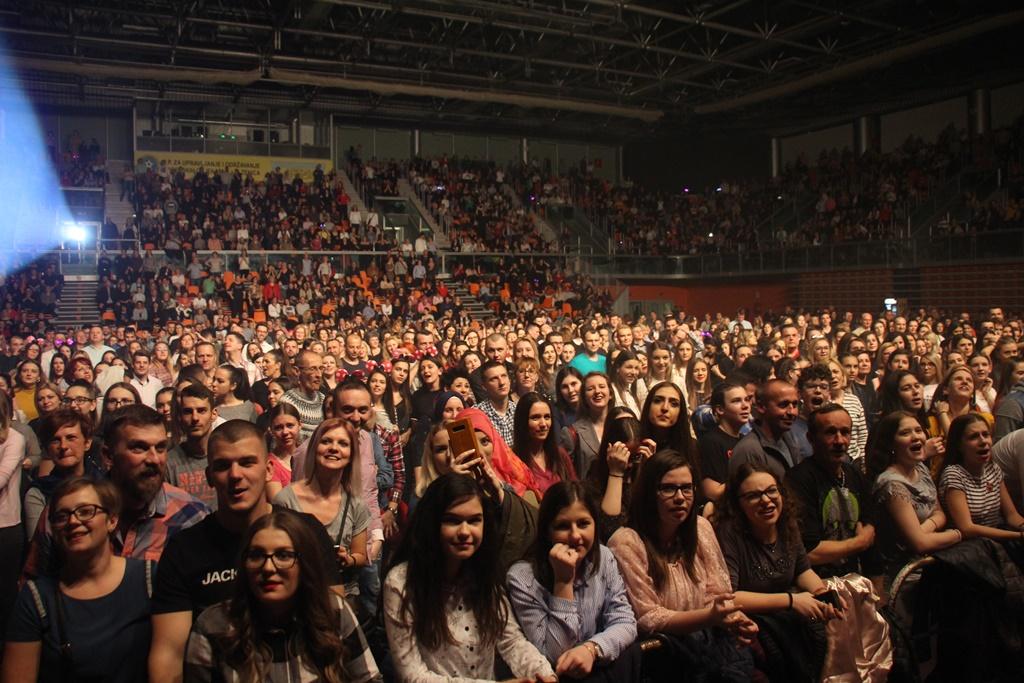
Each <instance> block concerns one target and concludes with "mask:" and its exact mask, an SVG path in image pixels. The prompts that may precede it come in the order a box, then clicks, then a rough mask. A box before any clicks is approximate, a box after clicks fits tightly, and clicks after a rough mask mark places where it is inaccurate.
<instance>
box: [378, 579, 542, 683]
mask: <svg viewBox="0 0 1024 683" xmlns="http://www.w3.org/2000/svg"><path fill="white" fill-rule="evenodd" d="M407 568H408V564H407V563H404V562H403V563H402V564H400V565H398V566H397V567H395V568H394V569H392V570H391V571H390V572H389V573H388V576H387V579H385V581H384V626H385V629H386V630H387V634H388V644H389V645H390V646H391V652H392V653H393V655H394V662H395V668H396V669H397V670H398V679H399V680H402V681H406V682H407V683H442V682H443V681H452V680H458V681H467V682H468V681H493V680H494V652H495V650H497V651H498V652H499V653H501V657H502V659H504V660H505V662H506V663H507V664H508V666H509V668H510V669H512V673H513V674H514V675H515V676H516V677H519V678H528V679H531V680H532V679H535V678H536V676H537V675H542V676H551V675H553V674H554V671H552V669H551V664H549V663H548V660H547V658H545V657H544V655H542V654H541V653H540V651H539V650H538V649H537V648H536V647H534V646H533V644H532V643H530V641H528V640H527V639H526V636H524V635H523V631H522V630H521V629H520V628H519V623H518V622H516V618H515V614H514V613H513V612H512V608H511V607H510V606H509V604H508V600H506V599H505V598H502V602H504V603H505V609H506V610H507V612H508V619H507V620H506V622H505V628H504V629H503V630H502V632H501V634H500V635H499V636H498V639H497V642H496V643H495V644H494V646H493V647H481V643H480V633H479V630H478V629H477V625H476V617H474V616H473V611H472V610H471V609H470V608H469V606H468V605H467V604H466V603H465V601H464V600H463V598H462V595H461V594H459V593H457V592H449V593H448V594H447V595H446V596H443V599H444V600H445V613H446V614H447V615H448V631H449V633H451V635H452V639H453V640H454V641H455V642H454V643H452V644H449V645H444V646H442V647H441V648H440V649H438V650H428V649H426V648H425V647H423V646H421V645H420V644H419V642H417V640H416V633H415V631H414V630H413V627H412V623H411V622H409V621H408V615H405V614H403V613H402V605H403V603H404V598H405V578H406V569H407ZM441 591H442V589H441V587H440V586H439V587H438V593H439V595H438V598H439V599H441V598H442V595H441Z"/></svg>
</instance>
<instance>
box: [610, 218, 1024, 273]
mask: <svg viewBox="0 0 1024 683" xmlns="http://www.w3.org/2000/svg"><path fill="white" fill-rule="evenodd" d="M1020 260H1024V229H1017V230H1002V231H997V232H996V231H993V232H982V233H978V234H975V235H949V236H945V237H928V236H924V237H919V238H916V239H909V240H900V241H895V240H894V241H875V242H850V243H840V244H826V245H820V246H810V247H791V248H787V249H768V250H757V251H751V252H742V251H738V252H732V253H717V254H699V255H694V256H626V255H621V256H620V255H612V256H607V257H602V256H593V257H591V261H592V263H593V271H594V272H595V273H605V274H608V275H613V276H616V277H627V276H633V277H636V276H648V277H655V278H672V279H686V278H699V277H717V276H737V275H751V274H768V273H793V272H810V271H822V270H842V269H859V268H910V267H920V266H931V265H944V264H957V263H971V262H976V261H1004V262H1006V261H1020Z"/></svg>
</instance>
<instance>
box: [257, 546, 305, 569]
mask: <svg viewBox="0 0 1024 683" xmlns="http://www.w3.org/2000/svg"><path fill="white" fill-rule="evenodd" d="M298 559H299V554H298V553H297V552H295V551H294V550H275V551H274V552H272V553H261V552H260V551H259V550H250V551H249V552H247V553H246V554H245V566H246V568H247V569H261V568H262V567H263V566H264V565H265V564H266V563H267V560H270V562H271V563H272V564H273V565H274V568H275V569H277V570H283V569H291V568H292V567H294V566H295V562H296V561H297V560H298Z"/></svg>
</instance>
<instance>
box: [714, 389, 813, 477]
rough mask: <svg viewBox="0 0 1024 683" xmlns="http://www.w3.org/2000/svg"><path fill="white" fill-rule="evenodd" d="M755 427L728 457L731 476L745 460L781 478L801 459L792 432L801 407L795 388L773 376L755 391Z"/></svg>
mask: <svg viewBox="0 0 1024 683" xmlns="http://www.w3.org/2000/svg"><path fill="white" fill-rule="evenodd" d="M754 407H755V409H756V410H755V411H754V415H755V418H754V427H753V429H751V430H750V433H749V434H747V435H746V436H744V437H743V438H742V439H740V441H739V443H737V444H736V447H735V448H734V449H733V451H732V457H731V458H730V459H729V476H730V477H731V476H732V475H733V474H734V473H735V472H736V470H737V469H739V467H740V465H742V464H743V463H746V462H750V463H755V464H758V465H760V466H762V467H767V468H769V469H771V471H772V473H773V474H775V477H776V478H777V479H779V480H780V481H781V480H782V479H783V478H785V476H786V471H787V470H789V468H791V467H793V465H795V464H797V463H798V462H800V446H799V444H797V442H796V439H794V438H793V435H792V434H791V433H790V430H791V429H792V427H793V421H794V420H795V419H796V416H797V413H798V412H799V409H800V397H799V396H798V395H797V393H796V387H794V386H793V385H792V384H790V383H789V382H785V381H783V380H781V379H770V380H768V381H767V382H765V383H764V384H763V385H761V386H759V387H758V388H757V391H756V392H755V394H754Z"/></svg>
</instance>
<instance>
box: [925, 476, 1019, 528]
mask: <svg viewBox="0 0 1024 683" xmlns="http://www.w3.org/2000/svg"><path fill="white" fill-rule="evenodd" d="M1002 483H1003V471H1002V470H1001V469H999V467H998V466H997V465H996V464H995V463H993V462H987V463H985V467H984V469H982V471H981V477H975V476H974V475H973V474H971V473H970V472H968V471H967V470H966V469H964V468H963V466H961V465H950V466H949V467H947V468H946V469H944V470H943V471H942V476H941V477H940V478H939V495H940V496H942V503H943V506H945V507H947V509H948V506H946V492H947V491H949V490H950V489H954V490H957V491H963V492H964V495H965V496H966V497H967V509H968V510H970V511H971V521H972V522H974V523H975V524H980V525H981V526H1000V525H1002V524H1003V521H1004V520H1003V510H1002V507H1001V505H1000V486H1001V484H1002Z"/></svg>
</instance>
